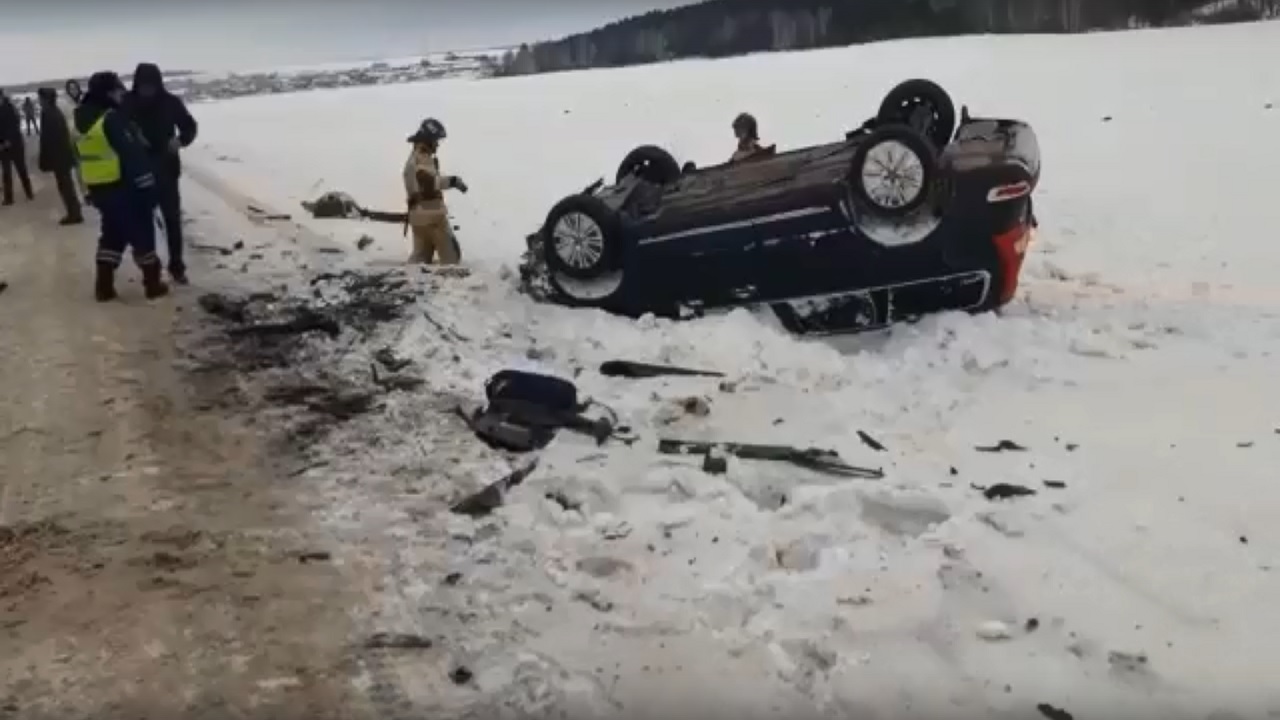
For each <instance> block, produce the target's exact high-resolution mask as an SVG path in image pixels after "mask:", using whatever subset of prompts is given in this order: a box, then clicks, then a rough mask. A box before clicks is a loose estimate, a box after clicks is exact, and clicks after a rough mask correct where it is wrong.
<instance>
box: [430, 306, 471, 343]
mask: <svg viewBox="0 0 1280 720" xmlns="http://www.w3.org/2000/svg"><path fill="white" fill-rule="evenodd" d="M422 318H423V319H424V320H426V321H427V322H429V323H431V326H432V327H434V328H435V329H437V330H439V331H440V332H441V333H442V334H443V335H444V336H445V337H446V338H447V339H449V340H453V341H454V342H460V343H466V342H470V341H469V340H467V336H465V335H463V334H462V333H460V332H458V331H457V330H455V329H454V328H453V327H452V326H449V325H445V324H443V323H441V322H440V321H439V320H436V319H435V318H434V317H432V316H431V313H429V312H427V311H426V310H423V311H422Z"/></svg>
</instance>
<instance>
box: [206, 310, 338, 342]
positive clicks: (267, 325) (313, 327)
mask: <svg viewBox="0 0 1280 720" xmlns="http://www.w3.org/2000/svg"><path fill="white" fill-rule="evenodd" d="M228 332H229V333H230V334H231V335H233V336H242V335H260V336H261V335H301V334H304V333H309V332H322V333H325V334H326V335H328V336H329V337H337V336H338V335H339V334H341V333H342V329H341V328H340V327H338V323H337V322H336V321H335V320H334V319H333V318H331V317H328V316H326V315H322V314H320V313H316V312H313V311H306V312H302V313H301V314H299V315H298V316H297V317H293V318H290V319H288V320H283V321H280V322H264V323H255V324H251V325H244V326H241V327H236V328H232V329H231V330H229V331H228Z"/></svg>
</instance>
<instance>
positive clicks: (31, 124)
mask: <svg viewBox="0 0 1280 720" xmlns="http://www.w3.org/2000/svg"><path fill="white" fill-rule="evenodd" d="M22 117H23V119H25V120H26V121H27V124H26V127H25V128H23V129H24V130H25V131H26V134H28V135H36V134H38V133H39V132H40V126H39V125H37V124H36V104H35V102H34V101H33V100H32V99H31V96H30V95H28V96H26V97H25V98H23V99H22Z"/></svg>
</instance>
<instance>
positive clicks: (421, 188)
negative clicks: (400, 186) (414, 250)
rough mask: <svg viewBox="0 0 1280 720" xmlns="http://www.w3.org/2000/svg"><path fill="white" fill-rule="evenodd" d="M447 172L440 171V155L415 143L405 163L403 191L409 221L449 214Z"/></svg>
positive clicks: (434, 220) (433, 219) (434, 219)
mask: <svg viewBox="0 0 1280 720" xmlns="http://www.w3.org/2000/svg"><path fill="white" fill-rule="evenodd" d="M449 185H450V178H449V176H448V175H445V174H444V173H442V172H440V158H438V157H437V156H436V154H435V153H434V152H433V151H431V150H430V149H428V148H427V147H426V146H424V145H414V146H413V150H411V151H410V152H409V159H408V160H406V161H405V163H404V192H405V197H406V198H407V200H408V204H409V224H410V225H418V226H421V225H430V224H432V223H437V222H439V221H440V219H441V218H443V217H445V216H446V215H447V214H448V210H447V208H445V204H444V191H445V190H446V189H448V187H449Z"/></svg>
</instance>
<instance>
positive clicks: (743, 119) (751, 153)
mask: <svg viewBox="0 0 1280 720" xmlns="http://www.w3.org/2000/svg"><path fill="white" fill-rule="evenodd" d="M733 136H734V137H736V138H737V139H738V148H737V149H736V150H734V151H733V155H732V156H731V157H730V158H729V162H731V163H736V162H742V161H743V160H748V159H750V158H752V157H755V156H756V155H758V154H759V153H762V152H764V148H762V147H760V126H759V125H758V124H757V123H756V119H755V117H753V116H752V115H751V114H749V113H742V114H740V115H738V117H736V118H734V119H733Z"/></svg>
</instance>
